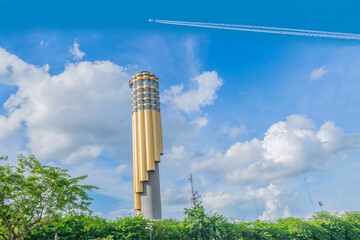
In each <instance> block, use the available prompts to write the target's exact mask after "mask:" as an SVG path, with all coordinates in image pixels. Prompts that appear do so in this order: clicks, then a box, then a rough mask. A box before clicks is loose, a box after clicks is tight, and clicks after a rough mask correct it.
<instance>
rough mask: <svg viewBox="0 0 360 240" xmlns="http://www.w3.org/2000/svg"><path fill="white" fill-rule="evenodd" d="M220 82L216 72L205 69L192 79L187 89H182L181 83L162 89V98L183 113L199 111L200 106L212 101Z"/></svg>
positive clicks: (221, 81) (221, 82) (209, 103)
mask: <svg viewBox="0 0 360 240" xmlns="http://www.w3.org/2000/svg"><path fill="white" fill-rule="evenodd" d="M222 84H223V80H222V79H221V78H220V77H219V76H218V74H217V72H215V71H212V72H209V71H205V72H203V73H202V74H200V75H198V76H196V77H195V78H193V79H192V82H191V85H192V86H191V88H190V89H189V90H184V85H183V84H180V85H175V86H172V87H171V88H170V89H168V90H165V91H164V93H163V94H162V99H163V102H169V103H170V104H173V105H174V106H175V107H176V108H177V109H179V110H181V111H183V112H185V113H191V112H200V107H202V106H205V105H211V104H213V103H214V100H215V99H216V98H217V95H216V91H217V90H218V89H219V88H220V87H221V85H222Z"/></svg>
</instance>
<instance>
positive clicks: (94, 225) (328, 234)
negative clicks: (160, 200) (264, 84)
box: [26, 205, 360, 240]
mask: <svg viewBox="0 0 360 240" xmlns="http://www.w3.org/2000/svg"><path fill="white" fill-rule="evenodd" d="M185 213H186V214H187V215H186V217H185V218H184V220H183V221H176V220H172V219H164V220H161V221H149V220H145V219H143V218H142V217H124V218H118V219H117V220H115V221H108V220H105V219H102V218H99V217H91V216H66V217H63V218H62V219H60V221H59V222H56V223H53V224H50V225H46V226H43V227H41V228H39V229H38V230H36V231H34V232H32V233H31V235H29V236H27V237H26V239H28V240H47V239H53V238H54V236H55V233H57V234H58V236H59V240H70V239H79V240H85V239H103V240H105V239H106V240H110V239H113V240H118V239H149V232H148V230H146V229H145V227H146V226H147V224H148V223H150V222H151V223H153V229H154V230H153V234H152V236H153V239H156V240H164V239H174V240H193V239H224V240H238V239H243V240H250V239H251V240H265V239H266V240H268V239H271V240H278V239H280V240H282V239H283V240H285V239H291V240H303V239H304V240H305V239H309V240H310V239H313V240H332V239H333V240H337V239H347V240H350V239H351V240H352V239H355V240H356V239H360V212H348V213H346V214H345V215H344V216H342V217H339V216H336V215H334V214H330V213H328V212H321V213H317V214H316V215H315V216H314V217H313V219H312V220H302V219H299V218H286V219H279V220H278V221H276V222H261V221H255V222H249V223H245V222H229V221H228V220H226V219H225V218H224V217H222V216H221V215H219V214H213V215H207V214H205V210H204V208H203V207H202V206H201V205H195V206H194V207H193V208H191V209H186V211H185Z"/></svg>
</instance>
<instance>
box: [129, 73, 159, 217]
mask: <svg viewBox="0 0 360 240" xmlns="http://www.w3.org/2000/svg"><path fill="white" fill-rule="evenodd" d="M129 86H130V88H131V89H132V92H131V95H132V139H133V179H134V209H135V210H136V212H137V214H138V215H139V214H140V213H142V214H143V215H144V217H145V218H148V219H161V198H160V178H159V162H160V155H163V140H162V130H161V116H160V97H159V80H158V77H156V76H155V75H154V74H153V73H149V72H141V73H138V74H136V75H135V76H133V77H132V79H131V80H130V82H129Z"/></svg>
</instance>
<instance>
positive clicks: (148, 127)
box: [143, 75, 155, 171]
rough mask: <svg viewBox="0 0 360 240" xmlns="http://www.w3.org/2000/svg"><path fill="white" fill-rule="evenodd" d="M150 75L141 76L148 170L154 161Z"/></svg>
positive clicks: (152, 167) (153, 166) (151, 168)
mask: <svg viewBox="0 0 360 240" xmlns="http://www.w3.org/2000/svg"><path fill="white" fill-rule="evenodd" d="M150 81H151V80H150V76H149V75H144V76H143V84H144V105H145V106H144V107H145V137H146V167H147V170H148V171H155V162H154V138H153V129H152V117H151V98H150V95H151V94H150Z"/></svg>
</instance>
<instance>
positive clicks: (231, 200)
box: [202, 183, 290, 221]
mask: <svg viewBox="0 0 360 240" xmlns="http://www.w3.org/2000/svg"><path fill="white" fill-rule="evenodd" d="M285 194H288V192H286V191H285V190H284V189H283V188H281V187H280V186H278V185H276V184H273V183H270V184H269V185H268V186H267V187H263V188H259V189H255V190H254V189H252V188H251V187H248V188H247V191H246V192H244V193H242V194H241V193H238V192H232V193H224V192H223V191H218V192H216V193H214V192H207V193H206V194H205V195H204V197H203V198H202V200H203V204H204V206H205V207H206V208H207V209H212V210H215V211H220V212H224V211H229V210H230V211H231V212H234V211H237V210H238V209H239V208H244V207H245V205H246V204H248V203H251V204H250V205H251V206H252V205H253V204H252V203H253V201H254V199H256V200H257V201H256V202H257V204H258V206H259V207H260V206H261V205H262V204H264V207H261V209H262V208H263V209H264V211H263V213H262V215H261V216H259V219H260V220H262V221H273V220H276V219H278V218H283V217H289V216H290V208H289V207H288V206H286V205H284V204H282V202H281V201H280V198H281V197H282V196H283V195H285ZM247 207H248V206H247ZM245 208H246V207H245Z"/></svg>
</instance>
